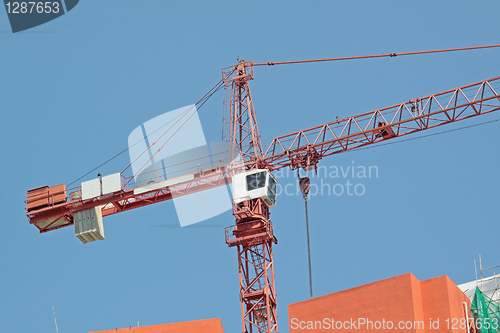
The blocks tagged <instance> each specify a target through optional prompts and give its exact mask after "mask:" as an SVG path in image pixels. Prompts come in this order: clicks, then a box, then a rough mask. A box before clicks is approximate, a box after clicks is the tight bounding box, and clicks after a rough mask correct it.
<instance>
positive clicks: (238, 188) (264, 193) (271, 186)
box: [233, 169, 277, 207]
mask: <svg viewBox="0 0 500 333" xmlns="http://www.w3.org/2000/svg"><path fill="white" fill-rule="evenodd" d="M276 183H277V180H276V178H274V176H273V174H272V173H271V172H269V170H266V169H255V170H250V171H246V172H242V173H238V174H236V175H234V176H233V202H234V203H240V202H243V201H245V200H248V199H257V198H262V200H264V202H265V203H266V205H267V206H268V207H274V206H276Z"/></svg>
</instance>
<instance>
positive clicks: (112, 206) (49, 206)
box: [26, 166, 231, 233]
mask: <svg viewBox="0 0 500 333" xmlns="http://www.w3.org/2000/svg"><path fill="white" fill-rule="evenodd" d="M118 175H119V174H118ZM102 178H104V177H102ZM97 180H100V179H99V178H98V179H97ZM230 183H231V175H230V173H229V170H228V168H227V166H223V167H222V166H220V167H214V168H210V169H205V170H200V171H199V172H196V173H192V174H188V175H183V176H179V177H175V178H171V179H167V180H162V181H159V182H155V183H150V184H146V185H142V186H136V187H132V186H123V185H122V186H121V187H120V188H118V189H117V190H116V191H114V192H111V193H103V192H102V190H103V188H104V187H105V186H102V185H103V184H102V183H100V185H101V186H100V188H99V193H97V194H96V195H95V196H94V197H92V198H86V197H85V194H83V195H82V187H78V188H76V189H74V191H73V192H71V193H70V196H69V197H68V196H66V192H67V191H66V186H65V185H64V184H62V185H57V186H54V187H48V186H44V187H41V188H37V189H33V190H30V191H28V195H27V200H26V215H27V216H28V218H29V221H30V223H31V224H33V225H35V226H36V227H37V228H38V229H39V230H40V232H41V233H43V232H47V231H51V230H56V229H60V228H63V227H67V226H70V225H73V224H74V214H75V213H76V212H80V211H84V210H89V209H93V208H95V207H99V208H100V211H101V214H102V216H108V215H112V214H116V213H119V212H124V211H127V210H131V209H134V208H139V207H143V206H147V205H151V204H154V203H158V202H162V201H166V200H170V199H172V198H175V197H181V196H185V195H188V194H192V193H196V192H201V191H205V190H207V189H210V188H214V187H218V186H223V185H228V184H230ZM122 184H123V182H122ZM129 185H130V184H129ZM129 187H132V188H129ZM55 190H57V192H55ZM52 193H55V194H52ZM72 193H76V194H73V195H71V194H72ZM35 199H36V202H35Z"/></svg>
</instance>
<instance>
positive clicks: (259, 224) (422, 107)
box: [26, 45, 500, 333]
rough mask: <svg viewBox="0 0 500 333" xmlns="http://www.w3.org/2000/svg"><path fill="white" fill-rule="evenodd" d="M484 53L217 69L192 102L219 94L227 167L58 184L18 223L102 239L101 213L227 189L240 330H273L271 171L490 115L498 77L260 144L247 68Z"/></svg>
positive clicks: (32, 201) (32, 193)
mask: <svg viewBox="0 0 500 333" xmlns="http://www.w3.org/2000/svg"><path fill="white" fill-rule="evenodd" d="M491 47H500V45H488V46H479V47H469V48H458V49H446V50H433V51H422V52H408V53H399V54H396V53H390V54H384V55H373V56H362V57H346V58H329V59H315V60H303V61H287V62H268V63H254V62H252V61H244V60H239V61H238V63H237V64H236V65H234V66H231V67H228V68H225V69H223V71H222V76H223V77H222V80H221V81H219V82H218V83H217V84H216V85H215V86H214V87H213V88H212V89H211V90H210V91H209V92H208V93H207V95H205V96H204V97H203V98H202V99H201V100H200V101H199V102H198V105H202V104H203V103H204V102H205V101H206V99H207V98H209V97H210V96H212V95H213V94H214V93H215V92H216V91H217V90H219V89H221V88H222V87H224V88H225V92H226V94H225V96H226V97H225V101H224V114H225V116H224V119H225V121H224V122H225V132H224V133H225V135H226V139H227V140H228V141H229V143H230V151H229V154H230V161H232V162H231V163H229V164H223V163H220V164H218V165H216V166H211V167H208V168H198V169H197V170H196V171H191V172H188V173H187V174H186V175H183V176H179V177H176V178H172V179H168V180H162V181H158V182H154V183H149V184H146V185H142V184H138V183H135V184H134V183H133V176H132V177H125V176H124V174H123V172H121V173H117V174H114V175H108V176H104V177H100V178H98V179H95V180H92V181H87V182H84V183H82V185H81V186H79V187H77V188H74V189H67V188H66V185H64V184H61V185H57V186H52V187H49V186H44V187H39V188H36V189H32V190H29V191H28V193H27V200H26V214H27V217H28V218H29V222H30V223H31V224H33V225H34V226H35V227H37V228H38V230H39V231H40V233H45V232H48V231H52V230H56V229H60V228H63V227H67V226H71V225H74V226H75V234H76V235H77V237H78V238H79V239H80V240H81V241H82V242H83V243H86V242H90V241H94V240H98V239H103V238H104V233H103V228H102V217H104V216H108V215H112V214H116V213H120V212H124V211H127V210H131V209H135V208H139V207H143V206H147V205H151V204H154V203H158V202H162V201H165V200H170V199H172V198H173V197H180V196H185V195H189V194H192V193H196V192H200V191H204V190H207V189H211V188H215V187H218V186H223V185H227V184H229V183H232V186H233V187H232V188H233V203H232V213H233V215H234V217H235V220H236V223H235V225H233V226H231V227H227V228H226V229H225V239H226V243H227V245H228V246H229V247H235V248H236V249H237V254H238V272H239V289H240V290H239V295H240V302H241V319H242V332H243V333H253V332H256V333H257V332H258V333H263V332H265V333H272V332H277V331H278V328H277V327H278V326H277V318H278V315H277V312H276V305H277V298H276V290H275V281H274V276H275V274H274V264H273V263H274V259H273V245H275V244H277V238H276V237H275V235H274V233H273V224H272V222H271V220H270V208H272V207H274V206H275V205H276V185H277V181H276V178H275V177H274V176H273V174H272V172H273V171H276V170H279V169H281V168H290V169H292V170H297V174H298V172H299V169H304V170H307V171H309V170H315V169H317V167H318V163H319V161H320V160H322V159H323V158H325V157H327V156H330V155H334V154H338V153H342V152H346V151H350V150H354V149H358V148H361V147H366V146H369V145H372V144H376V143H379V142H382V141H386V140H390V139H395V138H399V137H403V136H406V135H410V134H414V133H417V132H420V131H424V130H427V129H432V128H435V127H439V126H442V125H446V124H450V123H454V122H457V121H460V120H465V119H468V118H473V117H476V116H480V115H483V114H487V113H490V112H494V111H498V110H500V94H499V93H500V92H499V91H496V90H495V88H494V87H495V86H496V85H497V84H499V83H500V77H494V78H492V79H487V80H483V81H480V82H476V83H472V84H469V85H465V86H461V87H458V88H454V89H450V90H447V91H443V92H440V93H437V94H433V95H429V96H425V97H419V98H414V99H412V100H410V101H407V102H403V103H400V104H396V105H393V106H389V107H386V108H383V109H378V110H375V111H371V112H366V113H362V114H359V115H355V116H352V117H348V118H343V119H335V120H333V121H331V122H328V123H325V124H322V125H318V126H315V127H311V128H307V129H302V130H299V131H296V132H292V133H289V134H285V135H281V136H277V137H275V138H274V139H272V140H271V142H270V144H269V145H263V144H262V143H261V140H260V139H261V136H260V135H259V129H258V126H257V118H256V113H255V110H254V107H253V102H252V96H251V93H250V87H249V82H250V81H251V80H253V79H254V67H257V66H274V65H280V64H293V63H307V62H321V61H336V60H347V59H362V58H375V57H395V56H404V55H413V54H425V53H436V52H448V51H459V50H469V49H480V48H491ZM192 114H193V113H192V112H190V111H189V110H188V112H186V113H185V114H184V115H183V116H182V117H181V118H180V119H179V120H178V121H187V119H189V118H190V117H191V116H192ZM167 131H168V130H167ZM174 134H175V133H174ZM155 143H156V142H153V143H152V145H154V144H155ZM160 149H161V148H160ZM68 194H69V196H68ZM306 196H307V193H305V194H304V197H305V198H306Z"/></svg>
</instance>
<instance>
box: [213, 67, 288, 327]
mask: <svg viewBox="0 0 500 333" xmlns="http://www.w3.org/2000/svg"><path fill="white" fill-rule="evenodd" d="M252 79H253V67H252V66H251V63H246V62H245V61H243V60H241V61H239V62H238V64H237V65H236V67H235V68H229V69H225V70H223V80H224V83H225V85H226V89H227V91H226V96H229V97H230V100H226V101H225V103H224V105H226V106H227V107H229V112H227V111H226V110H225V113H226V115H227V113H229V115H228V116H229V117H227V118H226V119H229V121H230V122H229V124H228V125H229V133H230V135H229V140H230V145H231V146H230V147H231V148H230V156H231V161H233V163H234V167H233V172H237V171H242V172H244V171H246V170H252V169H257V168H259V162H260V160H261V157H262V145H261V143H260V136H259V131H258V128H257V120H256V117H255V110H254V108H253V103H252V96H251V94H250V87H249V85H248V81H250V80H252ZM241 164H245V167H244V168H243V169H238V165H241ZM235 199H240V200H238V202H236V201H233V215H234V217H235V219H236V225H235V226H231V227H228V228H226V243H227V245H228V246H229V247H236V249H237V252H238V273H239V289H240V303H241V318H242V332H245V333H253V332H256V333H261V332H266V333H271V332H277V331H278V315H277V311H276V305H277V303H276V290H275V283H274V262H273V244H276V243H277V239H276V237H275V236H274V234H273V225H272V222H271V220H270V218H269V207H268V205H267V204H266V203H265V202H264V200H263V199H262V198H235Z"/></svg>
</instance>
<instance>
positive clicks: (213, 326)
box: [91, 318, 224, 333]
mask: <svg viewBox="0 0 500 333" xmlns="http://www.w3.org/2000/svg"><path fill="white" fill-rule="evenodd" d="M124 332H128V333H201V332H203V333H224V330H223V329H222V323H221V322H220V319H219V318H215V319H204V320H194V321H185V322H182V323H173V324H163V325H152V326H142V327H128V328H121V329H114V330H108V331H100V332H93V333H124ZM91 333H92V332H91Z"/></svg>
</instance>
